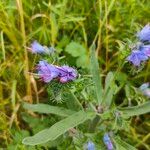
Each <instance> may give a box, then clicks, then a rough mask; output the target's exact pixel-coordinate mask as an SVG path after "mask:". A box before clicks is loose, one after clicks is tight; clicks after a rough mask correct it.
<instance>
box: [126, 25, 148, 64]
mask: <svg viewBox="0 0 150 150" xmlns="http://www.w3.org/2000/svg"><path fill="white" fill-rule="evenodd" d="M137 37H138V39H139V40H140V44H137V45H136V46H135V47H134V48H133V49H132V53H131V54H130V55H129V56H128V57H127V60H128V61H129V62H131V63H132V64H133V65H134V66H140V64H141V62H142V61H146V60H148V59H149V58H150V25H149V24H148V25H146V26H145V27H144V28H143V29H142V30H141V31H140V32H138V33H137ZM145 43H146V44H145Z"/></svg>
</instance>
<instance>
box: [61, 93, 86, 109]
mask: <svg viewBox="0 0 150 150" xmlns="http://www.w3.org/2000/svg"><path fill="white" fill-rule="evenodd" d="M63 99H64V101H65V102H66V104H67V106H68V108H69V109H71V110H75V111H79V110H83V107H82V104H81V103H80V102H79V100H78V99H77V97H76V96H75V95H74V93H73V92H71V91H70V90H68V92H64V98H63Z"/></svg>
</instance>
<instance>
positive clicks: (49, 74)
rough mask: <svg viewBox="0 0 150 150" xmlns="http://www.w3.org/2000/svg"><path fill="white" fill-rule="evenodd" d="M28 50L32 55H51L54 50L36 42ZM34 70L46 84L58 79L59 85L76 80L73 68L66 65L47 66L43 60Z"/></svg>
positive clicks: (75, 72)
mask: <svg viewBox="0 0 150 150" xmlns="http://www.w3.org/2000/svg"><path fill="white" fill-rule="evenodd" d="M30 50H31V52H32V53H34V54H51V53H53V52H54V50H55V49H54V48H53V47H49V48H48V47H46V46H42V45H41V44H39V43H38V42H37V41H34V42H33V43H32V44H31V48H30ZM36 69H37V73H38V76H39V77H40V79H41V80H42V81H44V82H45V83H48V82H50V81H52V80H53V79H58V80H59V81H60V82H61V83H66V82H69V81H73V80H75V79H76V78H77V71H76V70H75V69H74V68H72V67H69V66H67V65H64V66H56V65H52V64H48V63H47V61H45V60H41V61H39V63H38V65H37V67H36Z"/></svg>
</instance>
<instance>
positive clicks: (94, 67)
mask: <svg viewBox="0 0 150 150" xmlns="http://www.w3.org/2000/svg"><path fill="white" fill-rule="evenodd" d="M90 63H91V65H90V67H91V74H92V76H93V82H94V85H95V92H96V96H97V102H98V104H99V105H100V104H101V103H102V90H103V89H102V83H101V82H102V81H101V77H100V72H99V64H98V60H97V58H96V56H95V45H92V46H91V61H90Z"/></svg>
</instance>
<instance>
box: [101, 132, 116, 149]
mask: <svg viewBox="0 0 150 150" xmlns="http://www.w3.org/2000/svg"><path fill="white" fill-rule="evenodd" d="M103 142H104V144H105V145H106V147H107V150H113V148H114V147H113V144H112V141H111V139H110V137H109V134H108V133H105V134H104V136H103Z"/></svg>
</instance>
